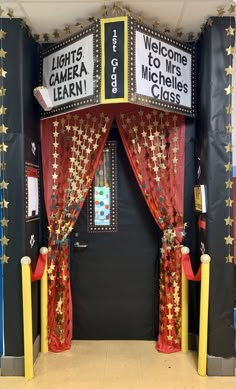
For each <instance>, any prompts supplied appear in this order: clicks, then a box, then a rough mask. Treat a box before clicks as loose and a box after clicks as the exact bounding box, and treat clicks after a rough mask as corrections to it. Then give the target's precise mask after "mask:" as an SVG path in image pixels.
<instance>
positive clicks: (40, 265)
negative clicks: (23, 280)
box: [30, 254, 47, 281]
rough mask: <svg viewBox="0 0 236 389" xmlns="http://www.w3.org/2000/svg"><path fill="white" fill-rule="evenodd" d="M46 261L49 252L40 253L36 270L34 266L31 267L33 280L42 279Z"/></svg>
mask: <svg viewBox="0 0 236 389" xmlns="http://www.w3.org/2000/svg"><path fill="white" fill-rule="evenodd" d="M46 262H47V254H39V257H38V262H37V265H36V268H35V271H34V272H33V270H32V267H30V270H31V281H38V280H41V278H42V276H43V272H44V269H45V266H46Z"/></svg>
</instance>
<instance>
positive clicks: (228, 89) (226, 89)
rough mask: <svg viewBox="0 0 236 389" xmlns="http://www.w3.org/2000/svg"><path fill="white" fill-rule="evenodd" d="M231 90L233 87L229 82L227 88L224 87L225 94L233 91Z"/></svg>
mask: <svg viewBox="0 0 236 389" xmlns="http://www.w3.org/2000/svg"><path fill="white" fill-rule="evenodd" d="M233 90H234V87H233V85H231V84H230V85H228V86H227V88H225V92H226V94H227V95H230V94H232V93H233Z"/></svg>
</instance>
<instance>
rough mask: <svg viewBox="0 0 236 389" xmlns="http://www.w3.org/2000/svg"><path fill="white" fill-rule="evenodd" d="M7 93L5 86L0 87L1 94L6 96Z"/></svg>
mask: <svg viewBox="0 0 236 389" xmlns="http://www.w3.org/2000/svg"><path fill="white" fill-rule="evenodd" d="M5 95H6V89H5V88H3V87H2V88H0V96H5Z"/></svg>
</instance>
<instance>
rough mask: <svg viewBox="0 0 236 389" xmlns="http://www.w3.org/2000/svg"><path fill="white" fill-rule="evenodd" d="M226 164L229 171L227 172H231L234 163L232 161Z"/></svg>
mask: <svg viewBox="0 0 236 389" xmlns="http://www.w3.org/2000/svg"><path fill="white" fill-rule="evenodd" d="M224 166H225V170H226V171H227V172H230V171H231V170H232V167H233V165H232V163H230V162H228V163H227V164H226V165H224Z"/></svg>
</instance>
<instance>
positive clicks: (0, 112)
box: [0, 105, 7, 115]
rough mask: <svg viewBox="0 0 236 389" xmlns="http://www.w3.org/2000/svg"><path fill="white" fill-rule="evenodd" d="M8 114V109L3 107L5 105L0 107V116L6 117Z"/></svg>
mask: <svg viewBox="0 0 236 389" xmlns="http://www.w3.org/2000/svg"><path fill="white" fill-rule="evenodd" d="M6 112H7V108H5V107H3V105H2V106H1V107H0V115H5V114H6Z"/></svg>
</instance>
